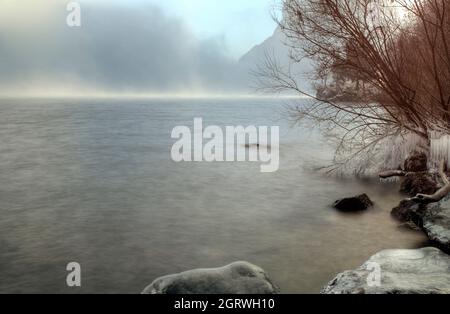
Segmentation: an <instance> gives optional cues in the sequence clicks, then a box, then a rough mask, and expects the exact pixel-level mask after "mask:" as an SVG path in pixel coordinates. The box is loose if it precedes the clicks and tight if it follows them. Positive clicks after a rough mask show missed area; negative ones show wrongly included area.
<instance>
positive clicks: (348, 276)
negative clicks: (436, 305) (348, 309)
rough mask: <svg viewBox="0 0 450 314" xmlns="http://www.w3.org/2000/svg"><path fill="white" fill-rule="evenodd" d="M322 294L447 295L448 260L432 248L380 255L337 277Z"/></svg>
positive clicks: (448, 284) (449, 266)
mask: <svg viewBox="0 0 450 314" xmlns="http://www.w3.org/2000/svg"><path fill="white" fill-rule="evenodd" d="M377 271H379V272H378V273H377ZM322 293H323V294H448V293H450V256H448V255H447V254H445V253H443V252H442V251H440V250H438V249H436V248H424V249H419V250H386V251H382V252H380V253H378V254H376V255H374V256H372V257H371V258H370V259H369V260H368V261H367V262H366V263H365V264H364V265H362V266H361V267H360V268H358V269H356V270H352V271H346V272H344V273H342V274H339V275H338V276H337V277H336V278H335V279H334V280H332V281H331V282H330V283H329V284H328V286H327V287H325V288H324V289H323V291H322Z"/></svg>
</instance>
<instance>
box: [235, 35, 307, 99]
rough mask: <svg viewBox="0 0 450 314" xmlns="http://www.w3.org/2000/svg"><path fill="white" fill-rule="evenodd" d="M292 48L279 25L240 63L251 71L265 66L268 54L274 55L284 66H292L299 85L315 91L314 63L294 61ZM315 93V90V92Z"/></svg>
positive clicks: (243, 57) (305, 60)
mask: <svg viewBox="0 0 450 314" xmlns="http://www.w3.org/2000/svg"><path fill="white" fill-rule="evenodd" d="M290 55H291V48H290V47H289V46H288V38H287V37H286V35H285V34H284V33H283V32H282V31H281V29H280V28H279V27H277V29H276V30H275V31H274V33H273V35H272V36H271V37H269V38H267V39H266V40H265V41H264V42H263V43H261V44H259V45H256V46H255V47H253V48H252V49H250V51H249V52H247V53H246V54H245V55H244V56H242V57H241V59H240V60H239V64H240V65H241V66H242V67H243V68H244V69H246V70H248V71H249V72H251V71H254V70H256V69H257V68H258V66H263V65H264V62H265V60H266V58H267V56H270V57H274V58H275V59H276V60H277V62H278V63H279V64H280V65H281V66H282V67H283V68H286V69H287V68H289V67H291V70H292V73H294V74H295V77H296V78H297V80H298V82H299V86H300V87H301V88H302V89H304V90H305V91H307V92H313V88H312V81H311V79H310V78H311V72H312V70H313V63H312V61H311V60H309V59H304V60H302V62H300V63H295V64H294V63H293V62H292V60H291V58H290ZM314 93H315V92H314Z"/></svg>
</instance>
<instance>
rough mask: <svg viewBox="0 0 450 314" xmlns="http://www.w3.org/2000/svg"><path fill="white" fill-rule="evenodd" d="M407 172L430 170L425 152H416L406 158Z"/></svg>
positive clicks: (405, 166)
mask: <svg viewBox="0 0 450 314" xmlns="http://www.w3.org/2000/svg"><path fill="white" fill-rule="evenodd" d="M404 168H405V171H406V172H425V171H427V170H428V157H427V155H426V154H424V153H415V154H413V155H412V156H411V157H409V158H407V159H406V160H405V164H404Z"/></svg>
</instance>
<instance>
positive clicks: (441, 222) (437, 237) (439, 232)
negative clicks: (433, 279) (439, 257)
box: [421, 200, 450, 270]
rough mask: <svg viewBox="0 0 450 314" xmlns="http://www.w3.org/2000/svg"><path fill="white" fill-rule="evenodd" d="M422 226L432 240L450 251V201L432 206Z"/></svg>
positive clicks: (424, 217) (423, 219)
mask: <svg viewBox="0 0 450 314" xmlns="http://www.w3.org/2000/svg"><path fill="white" fill-rule="evenodd" d="M421 226H422V229H423V231H425V233H426V234H427V236H428V238H429V239H430V240H431V241H432V242H434V243H436V244H437V246H439V247H440V248H442V249H443V250H444V251H446V252H450V201H448V200H447V201H443V202H441V203H439V204H437V205H436V206H431V207H430V209H429V210H427V212H426V214H425V215H424V216H423V218H422V222H421ZM449 270H450V269H449Z"/></svg>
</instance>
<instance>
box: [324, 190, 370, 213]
mask: <svg viewBox="0 0 450 314" xmlns="http://www.w3.org/2000/svg"><path fill="white" fill-rule="evenodd" d="M372 206H373V202H372V201H371V200H370V198H369V197H368V196H367V194H362V195H359V196H355V197H349V198H344V199H341V200H338V201H336V202H335V203H334V205H333V207H334V208H336V209H339V210H341V211H344V212H354V211H362V210H366V209H368V208H369V207H372Z"/></svg>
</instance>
